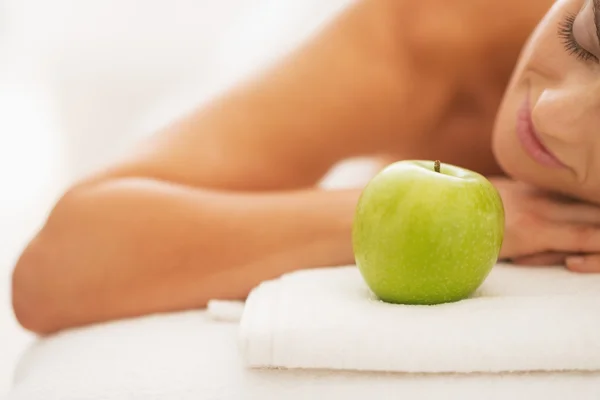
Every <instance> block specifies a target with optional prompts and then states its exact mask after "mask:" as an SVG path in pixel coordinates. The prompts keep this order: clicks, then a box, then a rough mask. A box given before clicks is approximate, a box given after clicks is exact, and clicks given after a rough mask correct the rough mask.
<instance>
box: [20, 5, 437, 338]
mask: <svg viewBox="0 0 600 400" xmlns="http://www.w3.org/2000/svg"><path fill="white" fill-rule="evenodd" d="M392 3H393V2H387V1H383V0H373V1H368V0H367V1H361V2H358V3H357V4H356V5H355V6H353V7H351V8H350V9H349V10H348V11H347V12H346V13H344V14H343V15H341V16H340V17H339V18H338V19H337V20H336V21H334V22H333V23H332V24H331V26H329V27H328V28H327V29H326V30H325V31H324V32H322V33H321V34H320V35H319V36H318V37H317V38H315V40H313V41H311V42H310V43H308V44H307V45H306V46H305V47H303V48H302V49H300V50H299V51H298V52H296V53H294V54H293V55H291V56H290V57H289V58H288V59H286V60H284V61H283V62H282V63H281V64H280V65H277V66H276V67H275V68H274V69H272V70H271V71H267V72H266V73H265V74H264V76H262V77H259V78H258V79H256V80H254V81H252V82H248V83H247V84H245V85H241V86H240V87H238V88H236V89H235V90H233V91H231V92H230V93H227V94H226V95H224V96H223V97H222V98H220V99H217V100H216V101H215V102H213V103H212V104H211V105H209V106H208V107H207V108H205V109H202V110H199V111H197V112H195V113H193V114H192V115H190V116H188V117H187V118H185V119H182V120H181V121H180V122H178V123H177V124H175V125H173V126H171V127H169V128H168V129H166V130H165V131H164V132H160V133H159V134H157V135H156V136H155V137H154V138H153V139H152V140H151V141H150V142H149V143H147V145H145V146H144V147H143V148H142V149H141V150H140V151H139V152H137V153H136V154H133V155H132V156H131V157H130V158H128V159H127V160H125V161H124V162H123V163H121V164H119V165H116V166H114V167H112V168H110V169H109V170H107V171H103V172H102V173H99V174H98V175H96V176H93V177H91V178H89V179H87V180H86V181H85V182H81V183H79V184H77V185H75V186H74V187H73V188H72V189H71V190H69V191H68V192H67V193H66V194H65V195H64V197H63V198H62V199H61V200H60V201H59V202H58V204H57V205H56V207H55V208H54V210H53V211H52V213H51V215H50V217H49V218H48V221H47V222H46V224H45V226H44V227H43V229H42V230H41V232H40V233H39V234H38V235H37V236H36V237H35V238H34V239H33V240H32V242H31V243H30V245H29V246H28V247H27V249H26V250H25V251H24V253H23V254H22V256H21V258H20V260H19V261H18V264H17V266H16V268H15V272H14V275H13V304H14V309H15V313H16V315H17V318H18V319H19V321H20V322H21V323H22V324H23V325H24V326H25V327H26V328H28V329H31V330H33V331H37V332H53V331H56V330H60V329H64V328H68V327H73V326H78V325H82V324H87V323H93V322H97V321H104V320H108V319H115V318H124V317H130V316H137V315H141V314H147V313H153V312H163V311H173V310H182V309H188V308H196V307H202V306H204V305H205V304H206V302H207V300H208V299H210V298H211V297H222V298H223V297H224V298H243V297H244V296H245V295H246V294H247V293H248V291H249V290H250V289H251V288H252V287H253V286H254V285H256V284H257V283H259V282H260V281H262V280H264V279H268V278H271V277H275V276H277V275H279V274H281V273H283V272H286V271H289V270H292V269H298V268H306V267H317V266H321V265H335V264H340V263H347V262H351V261H352V251H351V248H350V228H351V221H352V216H353V212H354V205H355V203H356V200H357V196H358V193H357V192H356V191H339V192H322V191H319V190H317V189H314V185H315V183H316V182H317V181H318V180H319V179H320V178H321V177H322V175H323V174H324V173H325V172H326V171H327V170H328V169H329V168H330V167H331V166H332V165H333V164H334V163H335V162H337V161H339V160H341V159H343V158H347V157H351V156H354V155H359V154H372V153H376V152H377V151H381V150H382V149H386V146H388V145H389V143H391V142H392V141H397V136H398V135H400V134H404V133H403V132H410V134H408V133H406V137H405V140H404V143H406V146H410V145H411V143H412V141H413V139H414V138H417V137H419V134H420V132H421V130H422V129H423V127H424V126H426V125H427V123H428V121H430V120H431V118H432V117H431V116H432V115H433V114H434V113H435V112H436V111H437V110H438V108H439V104H440V103H441V102H443V101H444V96H445V95H446V94H447V91H446V89H447V87H446V86H445V85H444V84H443V83H442V82H443V78H442V77H443V76H444V74H443V73H440V74H439V76H438V75H436V74H434V72H435V71H434V70H431V69H429V70H427V71H423V70H422V69H420V68H417V67H416V66H415V65H413V61H412V60H413V58H412V57H409V51H410V49H409V48H408V47H406V46H405V44H404V43H403V42H402V41H397V40H395V37H396V35H397V34H398V32H397V28H396V27H394V28H393V29H392V19H391V18H390V13H389V12H388V11H389V10H386V7H383V6H382V4H392ZM395 22H396V23H397V22H398V21H397V20H395ZM407 37H408V35H407ZM438 72H442V71H441V70H438ZM445 72H446V73H447V71H445ZM416 91H418V92H419V93H420V99H419V101H415V98H414V95H415V93H416Z"/></svg>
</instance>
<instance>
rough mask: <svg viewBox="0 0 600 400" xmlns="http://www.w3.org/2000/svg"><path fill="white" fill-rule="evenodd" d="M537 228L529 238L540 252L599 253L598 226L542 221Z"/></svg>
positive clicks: (599, 233) (599, 237)
mask: <svg viewBox="0 0 600 400" xmlns="http://www.w3.org/2000/svg"><path fill="white" fill-rule="evenodd" d="M538 228H539V230H537V234H535V235H532V237H531V239H530V240H531V241H532V244H533V247H535V248H538V249H539V250H540V251H541V252H547V251H551V252H564V253H570V254H573V253H600V227H596V226H594V225H589V224H566V223H554V222H550V221H542V222H540V226H539V227H538Z"/></svg>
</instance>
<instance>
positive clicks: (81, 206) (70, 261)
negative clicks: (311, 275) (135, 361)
mask: <svg viewBox="0 0 600 400" xmlns="http://www.w3.org/2000/svg"><path fill="white" fill-rule="evenodd" d="M357 199H358V192H356V191H343V192H323V191H317V190H310V191H301V192H289V193H284V192H281V193H270V194H240V193H235V194H228V193H217V192H211V191H203V190H196V189H190V188H187V187H183V186H176V185H171V184H166V183H160V182H158V181H152V180H134V179H123V180H116V181H107V182H105V183H99V184H95V185H92V186H90V187H87V188H84V189H81V190H79V191H74V192H72V193H70V194H68V195H67V196H66V197H65V198H64V199H63V200H62V201H61V202H59V204H58V205H57V207H56V208H55V210H54V211H53V213H52V214H51V216H50V218H49V220H48V222H47V224H46V226H45V227H44V229H43V230H42V231H41V232H40V234H39V235H38V237H37V238H36V239H35V240H34V241H33V242H32V243H31V245H30V246H29V248H28V249H27V250H26V251H25V252H24V254H23V255H22V257H21V259H20V260H19V262H18V265H17V267H16V269H15V273H14V287H13V296H14V303H15V304H14V307H15V311H16V313H17V317H19V318H20V319H21V321H22V323H23V324H24V325H25V326H27V327H29V328H30V329H33V330H37V331H46V332H47V331H54V330H57V329H62V328H65V327H69V326H76V325H81V324H87V323H92V322H97V321H103V320H109V319H115V318H123V317H129V316H136V315H142V314H148V313H155V312H166V311H174V310H183V309H189V308H199V307H202V306H204V305H205V304H206V302H207V301H208V300H209V299H211V298H226V299H239V298H243V297H244V296H245V295H246V294H247V293H248V292H249V291H250V290H251V288H252V287H254V286H255V285H256V284H258V283H259V282H261V281H263V280H265V279H269V278H273V277H276V276H279V275H280V274H282V273H285V272H288V271H291V270H294V269H299V268H308V267H318V266H324V265H336V264H343V263H351V262H352V249H351V240H350V232H351V224H352V217H353V213H354V207H355V204H356V201H357Z"/></svg>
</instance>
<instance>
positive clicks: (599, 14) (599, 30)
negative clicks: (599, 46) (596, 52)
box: [592, 0, 600, 42]
mask: <svg viewBox="0 0 600 400" xmlns="http://www.w3.org/2000/svg"><path fill="white" fill-rule="evenodd" d="M592 9H593V11H594V25H596V36H598V42H600V0H594V1H593V2H592Z"/></svg>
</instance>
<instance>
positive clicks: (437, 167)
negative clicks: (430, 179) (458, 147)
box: [433, 160, 440, 172]
mask: <svg viewBox="0 0 600 400" xmlns="http://www.w3.org/2000/svg"><path fill="white" fill-rule="evenodd" d="M433 170H434V171H435V172H440V160H435V162H434V163H433Z"/></svg>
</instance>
